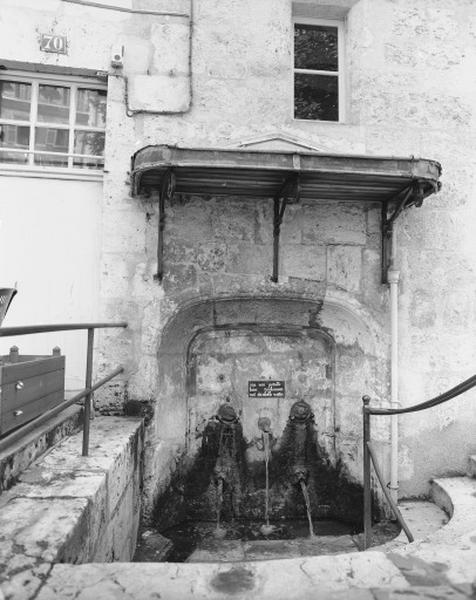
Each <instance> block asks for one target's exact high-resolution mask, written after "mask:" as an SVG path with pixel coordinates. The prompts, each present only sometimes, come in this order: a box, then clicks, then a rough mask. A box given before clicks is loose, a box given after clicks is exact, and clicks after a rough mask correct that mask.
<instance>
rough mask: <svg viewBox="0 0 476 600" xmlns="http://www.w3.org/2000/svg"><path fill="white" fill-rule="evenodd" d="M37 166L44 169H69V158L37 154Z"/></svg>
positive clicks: (59, 155)
mask: <svg viewBox="0 0 476 600" xmlns="http://www.w3.org/2000/svg"><path fill="white" fill-rule="evenodd" d="M35 165H41V166H43V167H48V166H50V167H67V166H68V157H67V156H61V154H35Z"/></svg>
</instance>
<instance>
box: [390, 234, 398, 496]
mask: <svg viewBox="0 0 476 600" xmlns="http://www.w3.org/2000/svg"><path fill="white" fill-rule="evenodd" d="M393 235H394V234H393ZM393 248H395V244H394V241H393V243H392V249H393ZM392 264H393V259H392ZM399 280H400V272H399V271H397V270H396V269H395V268H394V267H393V266H391V267H390V269H389V270H388V273H387V281H388V285H389V288H390V321H391V327H390V329H391V352H390V369H391V375H390V388H391V407H392V408H398V407H399V400H398V282H399ZM390 435H391V453H390V484H389V488H390V492H391V495H392V499H393V501H394V502H395V503H396V502H398V415H392V417H391V423H390Z"/></svg>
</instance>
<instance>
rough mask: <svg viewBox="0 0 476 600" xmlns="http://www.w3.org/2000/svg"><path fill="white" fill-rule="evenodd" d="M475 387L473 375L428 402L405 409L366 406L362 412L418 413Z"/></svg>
mask: <svg viewBox="0 0 476 600" xmlns="http://www.w3.org/2000/svg"><path fill="white" fill-rule="evenodd" d="M475 385H476V375H473V376H472V377H469V378H468V379H465V380H464V381H462V382H461V383H459V384H458V385H455V387H453V388H451V389H449V390H447V391H446V392H443V393H442V394H440V395H439V396H435V397H434V398H431V399H430V400H425V402H420V404H414V405H413V406H408V407H406V408H371V407H370V406H366V407H365V409H364V410H365V411H366V412H368V413H369V414H371V415H402V414H405V413H411V412H418V411H419V410H425V409H427V408H432V407H433V406H438V404H442V403H443V402H447V401H448V400H451V399H452V398H455V397H456V396H459V395H460V394H463V393H464V392H467V391H468V390H470V389H471V388H472V387H474V386H475Z"/></svg>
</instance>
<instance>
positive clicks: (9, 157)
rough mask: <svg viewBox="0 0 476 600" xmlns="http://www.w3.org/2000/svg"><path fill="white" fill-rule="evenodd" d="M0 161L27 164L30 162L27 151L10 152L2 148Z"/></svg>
mask: <svg viewBox="0 0 476 600" xmlns="http://www.w3.org/2000/svg"><path fill="white" fill-rule="evenodd" d="M0 162H2V163H16V164H18V163H21V164H25V163H26V162H28V154H27V153H26V152H9V151H8V150H1V149H0Z"/></svg>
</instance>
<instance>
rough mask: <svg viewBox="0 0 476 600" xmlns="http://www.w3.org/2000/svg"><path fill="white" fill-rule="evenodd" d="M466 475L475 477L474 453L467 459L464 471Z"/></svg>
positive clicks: (475, 459) (475, 461) (475, 457)
mask: <svg viewBox="0 0 476 600" xmlns="http://www.w3.org/2000/svg"><path fill="white" fill-rule="evenodd" d="M466 474H467V475H468V477H474V478H476V454H473V455H472V456H470V457H469V459H468V470H467V472H466Z"/></svg>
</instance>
